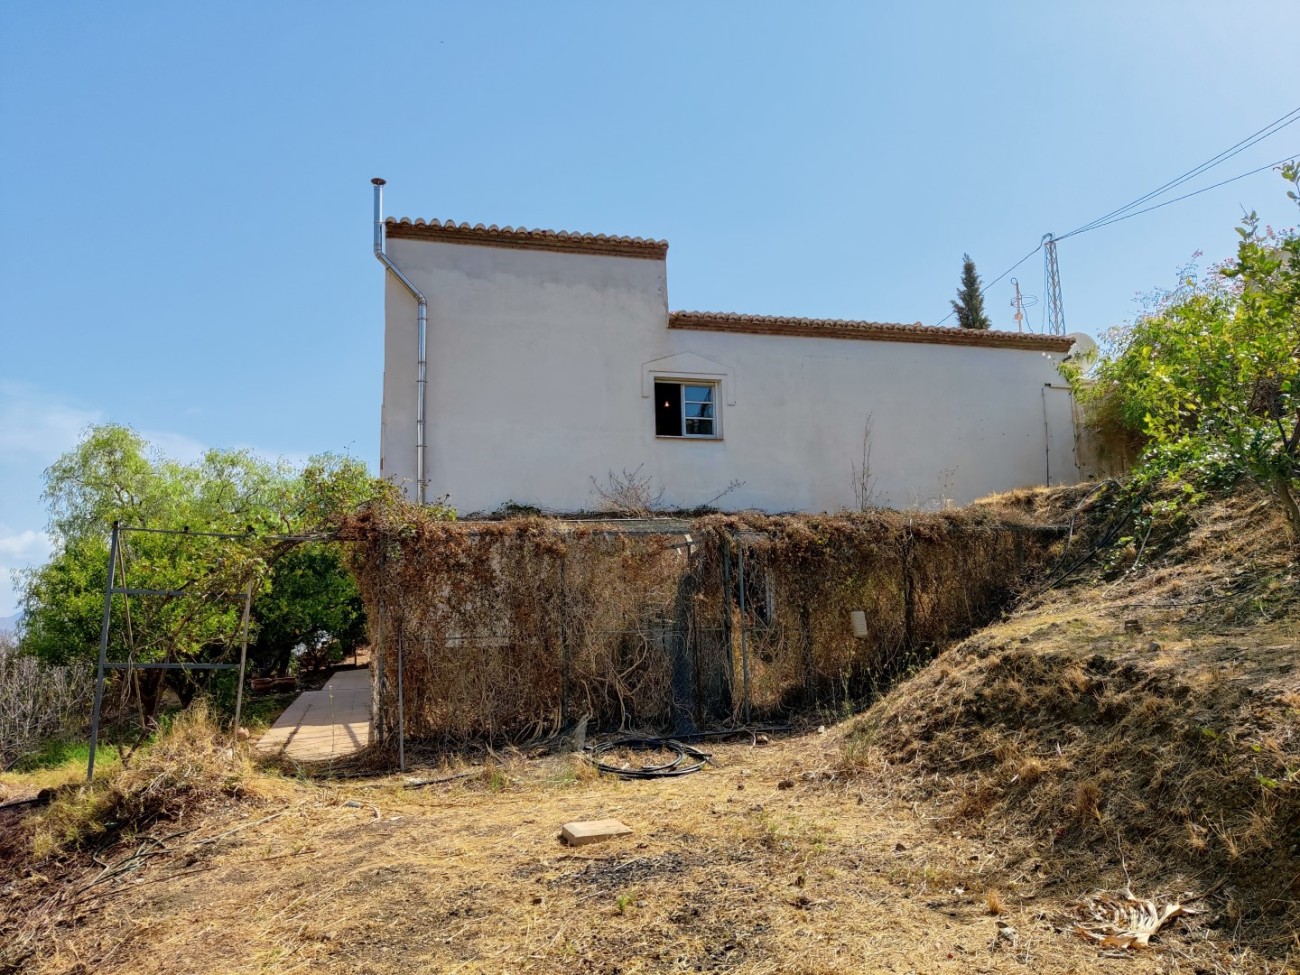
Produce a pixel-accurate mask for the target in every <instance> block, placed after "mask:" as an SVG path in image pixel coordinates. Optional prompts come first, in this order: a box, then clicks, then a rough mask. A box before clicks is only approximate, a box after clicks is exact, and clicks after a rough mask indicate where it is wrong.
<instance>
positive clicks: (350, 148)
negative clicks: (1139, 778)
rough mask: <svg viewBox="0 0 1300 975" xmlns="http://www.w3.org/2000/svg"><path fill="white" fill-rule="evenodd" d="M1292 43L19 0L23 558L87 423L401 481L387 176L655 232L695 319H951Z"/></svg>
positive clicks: (1252, 158)
mask: <svg viewBox="0 0 1300 975" xmlns="http://www.w3.org/2000/svg"><path fill="white" fill-rule="evenodd" d="M1298 33H1300V5H1297V4H1296V3H1295V2H1294V0H1275V2H1255V3H1251V4H1231V5H1225V4H1223V3H1221V2H1215V3H1210V2H1198V0H1190V2H1189V0H1178V2H1173V0H1170V2H1159V0H1144V2H1141V3H1133V2H1132V0H1128V2H1123V3H1111V2H1104V0H1103V2H1093V3H1088V4H1059V3H1049V4H1044V3H1029V2H1025V3H978V4H972V3H968V2H964V3H924V2H920V3H914V4H889V5H885V4H867V3H817V2H811V3H800V4H793V3H789V4H775V3H761V2H748V3H687V2H662V3H653V4H652V3H617V4H615V3H581V4H580V3H561V2H556V3H547V4H537V3H533V4H523V3H518V4H511V3H480V4H450V3H445V4H444V3H432V2H422V3H409V4H408V3H399V2H389V3H385V4H382V5H376V4H360V3H355V4H340V3H328V2H314V3H310V4H309V3H306V2H297V3H272V2H259V3H245V2H222V3H219V4H218V3H184V4H177V3H143V2H134V3H133V2H121V3H113V4H105V3H75V2H62V3H9V4H4V5H3V7H2V8H0V131H3V132H4V139H3V142H2V144H0V567H7V568H12V567H14V566H19V565H24V564H28V563H29V562H31V561H32V560H36V559H40V558H42V557H43V556H44V554H45V551H46V548H45V546H46V542H45V539H44V537H43V535H42V533H41V530H42V529H43V527H44V524H45V515H44V511H43V510H42V508H41V505H40V501H39V493H40V488H41V481H40V475H41V471H42V470H43V468H44V467H45V466H46V465H47V464H48V463H49V462H50V461H51V460H52V459H53V458H54V457H55V456H57V455H58V453H59V452H61V451H62V450H65V449H67V448H68V447H70V446H71V445H72V444H73V443H74V442H75V440H76V437H77V434H78V432H79V431H80V430H81V429H82V428H83V427H84V426H85V425H86V424H87V423H91V422H97V421H102V420H107V419H111V420H115V421H120V422H125V423H129V424H131V425H133V426H135V427H137V428H138V429H140V430H142V431H144V432H146V433H147V434H148V435H150V436H151V437H153V438H154V439H155V440H156V441H157V442H159V443H160V444H161V445H163V446H164V448H165V449H167V450H168V451H169V452H171V453H173V454H176V455H180V456H193V455H195V454H197V453H198V452H199V451H201V450H202V448H203V447H205V446H223V447H236V446H248V447H253V448H255V449H257V450H259V451H262V452H264V453H266V454H269V455H272V456H276V455H284V456H289V457H301V456H305V455H307V454H310V453H313V452H317V451H324V450H333V451H349V452H351V453H353V454H354V455H356V456H358V457H361V458H363V459H364V460H366V461H367V462H369V463H370V464H371V465H372V467H373V466H374V465H375V464H376V463H377V454H378V432H379V400H380V372H381V368H382V363H381V347H380V335H381V329H382V309H381V295H382V276H381V271H380V268H379V265H378V264H377V263H376V262H375V261H374V259H373V258H372V257H371V255H370V185H369V182H368V180H369V178H370V177H371V176H376V175H381V176H384V177H387V179H388V180H389V192H388V209H389V211H390V212H392V213H396V214H397V215H408V216H424V217H442V218H454V219H456V220H468V221H470V222H480V221H481V222H483V223H497V224H501V225H505V224H511V225H521V224H522V225H526V226H538V227H549V228H556V229H570V230H584V231H592V232H608V233H623V234H634V235H642V236H655V237H665V238H667V239H668V240H669V241H670V242H671V245H672V246H671V250H670V252H669V259H668V260H669V292H670V294H669V300H670V304H671V306H672V307H674V308H691V309H707V310H721V311H746V312H755V313H768V314H798V315H808V316H824V317H837V318H865V319H874V320H880V321H903V322H911V321H923V322H927V323H932V322H935V321H938V320H939V319H940V318H942V316H943V315H944V314H946V312H947V311H948V300H949V298H950V297H952V295H953V292H954V290H955V288H956V284H957V278H958V274H959V271H960V262H961V256H962V253H963V252H969V253H970V254H971V255H972V257H974V258H975V260H976V262H977V264H978V266H979V269H980V271H981V273H982V274H983V275H984V277H985V279H986V280H989V279H991V278H993V277H995V276H996V275H997V274H998V273H1000V272H1001V271H1002V270H1004V269H1005V268H1006V267H1007V266H1009V265H1010V264H1011V263H1012V262H1014V261H1015V260H1017V259H1018V258H1020V257H1021V256H1022V255H1023V254H1024V253H1025V252H1027V251H1028V250H1029V249H1030V248H1032V247H1033V246H1034V245H1035V244H1036V243H1037V242H1038V240H1039V238H1040V237H1041V235H1042V234H1043V233H1044V232H1047V231H1053V232H1056V233H1058V234H1059V233H1063V232H1065V231H1066V230H1069V229H1071V228H1073V227H1075V226H1077V225H1080V224H1082V223H1084V222H1086V221H1088V220H1090V219H1092V218H1093V217H1095V216H1098V215H1100V214H1101V213H1104V212H1106V211H1108V210H1111V209H1113V208H1114V207H1117V206H1120V205H1122V204H1124V203H1127V202H1128V201H1129V200H1131V199H1132V198H1134V197H1136V196H1138V195H1140V194H1142V193H1144V192H1146V191H1147V190H1150V189H1152V188H1154V187H1155V186H1157V185H1159V184H1161V183H1163V182H1165V181H1166V180H1168V179H1170V178H1172V177H1174V176H1176V175H1178V174H1180V173H1182V172H1183V171H1185V170H1186V169H1189V168H1191V167H1192V166H1194V165H1196V164H1197V163H1199V162H1201V161H1202V160H1204V159H1207V158H1209V157H1210V156H1213V155H1214V154H1215V153H1217V152H1219V151H1220V150H1221V149H1224V148H1226V147H1227V146H1229V145H1232V144H1233V143H1235V142H1237V141H1238V140H1240V139H1242V138H1243V137H1244V136H1246V135H1248V134H1249V133H1251V132H1253V131H1254V130H1256V129H1258V128H1260V127H1261V126H1263V125H1264V124H1265V123H1267V122H1269V121H1271V120H1272V119H1274V118H1277V117H1279V116H1282V115H1284V114H1285V113H1286V112H1288V111H1289V110H1291V109H1293V108H1295V107H1296V106H1297V105H1300V59H1297V58H1296V57H1295V38H1296V36H1297V34H1298ZM1290 153H1300V124H1297V125H1295V126H1293V127H1291V128H1289V129H1286V130H1284V131H1283V132H1281V133H1279V134H1278V135H1276V136H1274V137H1273V138H1271V139H1268V140H1266V141H1265V142H1263V143H1261V144H1260V145H1259V146H1256V147H1254V148H1252V149H1251V150H1249V151H1247V152H1245V153H1243V154H1242V155H1240V156H1238V157H1236V158H1235V159H1233V160H1231V161H1229V162H1228V163H1225V164H1224V165H1223V166H1221V167H1219V168H1217V169H1215V170H1213V171H1212V174H1210V175H1209V176H1207V177H1205V178H1203V179H1202V180H1201V181H1199V182H1197V183H1193V184H1189V187H1188V188H1195V187H1196V186H1198V185H1203V184H1205V183H1209V182H1214V181H1215V179H1216V178H1224V177H1227V176H1232V175H1235V174H1237V173H1239V172H1244V171H1246V170H1248V169H1251V168H1253V167H1254V166H1258V165H1262V164H1263V163H1267V162H1270V161H1272V160H1274V159H1278V158H1281V157H1283V156H1286V155H1288V154H1290ZM1243 207H1245V208H1252V207H1253V208H1256V209H1258V210H1259V212H1260V213H1261V215H1263V216H1264V217H1265V218H1266V219H1268V220H1272V221H1273V222H1275V223H1279V224H1285V225H1290V224H1291V223H1294V222H1295V216H1294V207H1292V206H1290V204H1288V203H1287V201H1286V200H1285V198H1284V196H1283V187H1282V184H1281V180H1280V179H1278V178H1277V177H1276V176H1270V175H1268V174H1263V175H1259V176H1255V177H1251V178H1250V179H1246V180H1242V181H1240V182H1237V183H1234V184H1232V185H1231V186H1229V187H1224V188H1223V189H1220V190H1216V191H1213V192H1210V193H1206V194H1204V195H1202V196H1199V197H1197V198H1195V199H1194V200H1189V201H1187V202H1185V203H1180V204H1176V205H1174V206H1170V207H1168V208H1165V209H1163V210H1160V211H1157V212H1156V213H1153V214H1149V215H1147V216H1144V217H1138V218H1136V219H1133V220H1129V221H1126V222H1124V223H1121V224H1117V225H1116V226H1114V227H1108V228H1105V229H1102V230H1099V231H1097V232H1095V233H1091V234H1087V235H1082V236H1080V237H1078V238H1075V239H1073V240H1071V241H1067V242H1065V243H1063V244H1062V245H1061V249H1060V260H1061V275H1062V281H1063V288H1064V296H1065V306H1066V320H1067V324H1068V326H1069V327H1070V328H1072V329H1086V330H1090V331H1099V330H1101V329H1104V328H1106V327H1107V326H1109V325H1112V324H1115V323H1117V322H1120V321H1122V320H1124V319H1126V318H1128V317H1130V316H1131V315H1132V313H1133V311H1134V307H1135V306H1134V304H1133V297H1134V295H1135V294H1136V293H1138V292H1142V291H1146V290H1149V289H1151V288H1152V287H1155V286H1158V285H1163V284H1168V283H1172V279H1173V273H1174V271H1175V269H1176V268H1178V267H1179V266H1181V265H1182V264H1184V263H1185V262H1186V261H1187V259H1188V258H1189V257H1190V255H1191V254H1192V252H1193V251H1196V250H1203V251H1205V253H1206V256H1207V259H1208V258H1218V257H1222V256H1225V255H1226V254H1227V253H1228V252H1229V251H1230V250H1231V248H1232V246H1233V240H1234V237H1235V235H1234V234H1233V233H1232V229H1231V228H1232V226H1233V225H1234V224H1235V223H1236V222H1237V220H1238V219H1239V217H1240V215H1241V213H1242V208H1243ZM1018 277H1019V278H1020V280H1021V282H1022V285H1023V287H1024V289H1025V291H1026V292H1028V293H1030V294H1033V295H1039V296H1041V294H1042V264H1041V260H1040V259H1039V258H1037V257H1036V258H1034V259H1033V260H1031V261H1029V262H1027V263H1026V264H1025V266H1024V267H1022V268H1021V269H1020V271H1019V273H1018ZM1010 298H1011V290H1010V286H1009V285H1008V284H1006V283H1003V284H1001V285H998V286H996V287H994V288H993V289H991V290H990V292H989V294H988V297H987V302H988V306H989V309H990V311H991V313H992V314H993V317H994V324H995V327H1003V328H1006V327H1012V326H1013V322H1012V320H1011V317H1010V315H1011V310H1010V308H1009V304H1008V303H1009V301H1010ZM1036 314H1037V312H1036V310H1035V317H1034V319H1033V321H1034V322H1035V323H1036V322H1037V318H1036ZM0 576H7V572H4V571H3V570H2V569H0ZM6 584H7V578H0V615H4V614H6V613H8V612H11V611H12V609H13V606H14V599H13V595H12V593H11V591H10V590H9V589H7V588H6Z"/></svg>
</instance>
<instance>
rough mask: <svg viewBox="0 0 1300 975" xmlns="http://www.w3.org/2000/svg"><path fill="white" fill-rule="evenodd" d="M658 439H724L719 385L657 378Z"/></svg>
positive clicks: (693, 380)
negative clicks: (720, 420) (719, 415)
mask: <svg viewBox="0 0 1300 975" xmlns="http://www.w3.org/2000/svg"><path fill="white" fill-rule="evenodd" d="M655 436H657V437H685V438H691V439H695V440H718V439H720V438H721V437H722V429H721V427H720V426H719V417H718V384H717V383H716V382H712V381H706V380H696V379H656V380H655Z"/></svg>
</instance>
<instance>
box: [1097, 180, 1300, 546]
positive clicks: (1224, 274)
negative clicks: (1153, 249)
mask: <svg viewBox="0 0 1300 975" xmlns="http://www.w3.org/2000/svg"><path fill="white" fill-rule="evenodd" d="M1283 175H1284V176H1285V177H1286V179H1287V180H1288V181H1289V182H1290V183H1291V184H1292V187H1293V188H1292V189H1291V190H1289V191H1288V194H1287V195H1288V196H1289V197H1290V198H1291V199H1292V200H1295V201H1297V202H1298V203H1300V194H1297V192H1296V190H1297V189H1300V170H1298V169H1297V167H1296V166H1294V165H1291V166H1287V167H1284V168H1283ZM1237 233H1238V234H1239V235H1240V240H1239V241H1238V245H1237V252H1236V255H1235V257H1234V258H1232V259H1231V260H1229V261H1227V262H1226V263H1225V264H1223V265H1222V266H1221V267H1219V268H1216V269H1214V270H1213V271H1212V273H1210V274H1209V275H1207V276H1206V278H1205V279H1204V280H1203V281H1196V280H1194V279H1190V278H1189V279H1186V280H1184V281H1183V282H1182V283H1181V286H1180V288H1179V289H1178V290H1176V291H1174V292H1171V293H1170V294H1168V295H1166V296H1165V297H1164V299H1163V300H1162V301H1160V302H1159V303H1158V304H1157V305H1156V307H1155V308H1154V309H1153V310H1152V311H1151V312H1149V313H1148V314H1146V315H1144V316H1142V317H1140V318H1139V319H1138V320H1137V321H1136V322H1135V323H1134V324H1133V325H1132V326H1131V327H1130V328H1128V329H1127V330H1125V331H1123V332H1122V333H1120V334H1119V335H1118V336H1117V338H1116V340H1115V341H1114V343H1113V344H1112V347H1111V349H1110V350H1109V351H1108V353H1107V354H1106V355H1105V356H1103V357H1102V359H1101V361H1100V362H1099V363H1098V366H1097V369H1096V373H1095V376H1094V378H1093V380H1092V381H1090V382H1088V383H1080V386H1079V393H1080V396H1081V398H1082V399H1083V401H1084V403H1085V406H1086V407H1087V409H1088V412H1089V416H1090V418H1091V419H1092V422H1093V423H1094V425H1095V426H1102V427H1108V428H1109V430H1108V432H1110V433H1111V434H1114V433H1117V432H1118V433H1120V434H1129V435H1132V436H1135V437H1136V438H1137V439H1138V441H1139V442H1140V443H1141V444H1143V451H1142V454H1141V457H1140V461H1139V464H1138V467H1137V469H1136V471H1135V476H1136V478H1137V480H1138V481H1139V482H1148V483H1154V482H1157V481H1167V480H1169V479H1173V480H1176V481H1179V482H1181V483H1182V484H1183V489H1184V491H1185V492H1187V493H1188V494H1195V493H1198V492H1199V491H1202V490H1204V489H1206V488H1211V487H1215V486H1222V485H1225V484H1228V483H1231V482H1233V481H1235V480H1237V479H1239V478H1242V477H1248V478H1251V479H1253V480H1255V481H1257V482H1258V483H1259V484H1261V485H1263V486H1264V487H1266V488H1267V489H1268V490H1269V491H1271V492H1272V493H1273V495H1274V496H1275V497H1276V498H1277V500H1278V503H1279V504H1280V505H1281V506H1282V507H1283V509H1284V510H1285V512H1286V515H1287V518H1288V520H1289V522H1290V524H1291V528H1292V531H1293V533H1294V534H1295V537H1296V539H1297V541H1300V507H1297V503H1296V495H1297V486H1298V485H1300V234H1298V233H1297V232H1296V231H1295V230H1290V231H1285V232H1276V231H1273V230H1271V229H1268V228H1261V227H1260V224H1259V220H1258V218H1257V217H1256V216H1255V214H1253V213H1252V214H1250V215H1248V216H1247V217H1246V219H1245V220H1244V221H1243V223H1242V225H1241V226H1240V227H1238V228H1237Z"/></svg>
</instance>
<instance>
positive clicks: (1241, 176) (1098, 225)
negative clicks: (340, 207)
mask: <svg viewBox="0 0 1300 975" xmlns="http://www.w3.org/2000/svg"><path fill="white" fill-rule="evenodd" d="M1297 157H1300V152H1293V153H1291V155H1289V156H1284V157H1283V158H1281V159H1279V160H1277V161H1276V162H1271V163H1269V164H1268V165H1266V166H1260V167H1259V168H1258V169H1252V170H1250V171H1249V172H1246V173H1241V174H1239V175H1237V176H1231V177H1229V178H1228V179H1225V180H1221V181H1220V182H1218V183H1212V184H1211V185H1209V186H1202V187H1201V188H1200V189H1199V190H1193V191H1192V192H1191V193H1184V194H1183V195H1182V196H1176V197H1174V198H1173V199H1172V200H1165V201H1164V202H1163V203H1157V204H1156V205H1155V206H1149V207H1146V208H1145V209H1142V210H1134V211H1133V212H1132V213H1125V214H1124V215H1123V216H1118V217H1115V218H1114V219H1113V220H1107V221H1106V222H1105V223H1094V224H1091V225H1087V226H1084V227H1081V228H1080V229H1078V230H1071V231H1070V232H1069V233H1068V234H1063V235H1062V236H1060V237H1057V238H1056V239H1057V240H1065V238H1066V237H1073V236H1075V235H1076V234H1084V233H1087V232H1088V231H1089V230H1100V229H1101V228H1102V227H1109V226H1110V225H1111V224H1113V223H1119V222H1120V221H1121V220H1127V219H1128V218H1129V217H1137V216H1141V215H1142V214H1144V213H1150V212H1151V211H1152V210H1159V209H1160V208H1161V207H1167V206H1169V204H1171V203H1177V202H1179V201H1180V200H1186V199H1190V198H1191V197H1193V196H1200V195H1201V194H1202V193H1208V192H1209V191H1210V190H1217V189H1218V188H1219V187H1220V186H1227V185H1228V184H1229V183H1235V182H1237V180H1239V179H1245V178H1246V177H1247V176H1254V175H1255V174H1256V173H1262V172H1263V171H1264V170H1266V169H1273V168H1275V167H1277V166H1281V165H1282V164H1283V163H1288V162H1291V160H1293V159H1295V158H1297Z"/></svg>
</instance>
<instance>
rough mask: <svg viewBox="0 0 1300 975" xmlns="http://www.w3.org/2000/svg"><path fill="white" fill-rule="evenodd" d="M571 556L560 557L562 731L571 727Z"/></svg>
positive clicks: (566, 554)
mask: <svg viewBox="0 0 1300 975" xmlns="http://www.w3.org/2000/svg"><path fill="white" fill-rule="evenodd" d="M568 565H569V556H568V553H567V552H566V553H565V554H564V555H562V556H560V730H561V731H563V730H564V729H565V728H567V727H568V726H569V668H570V666H571V664H570V660H569V572H568Z"/></svg>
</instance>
